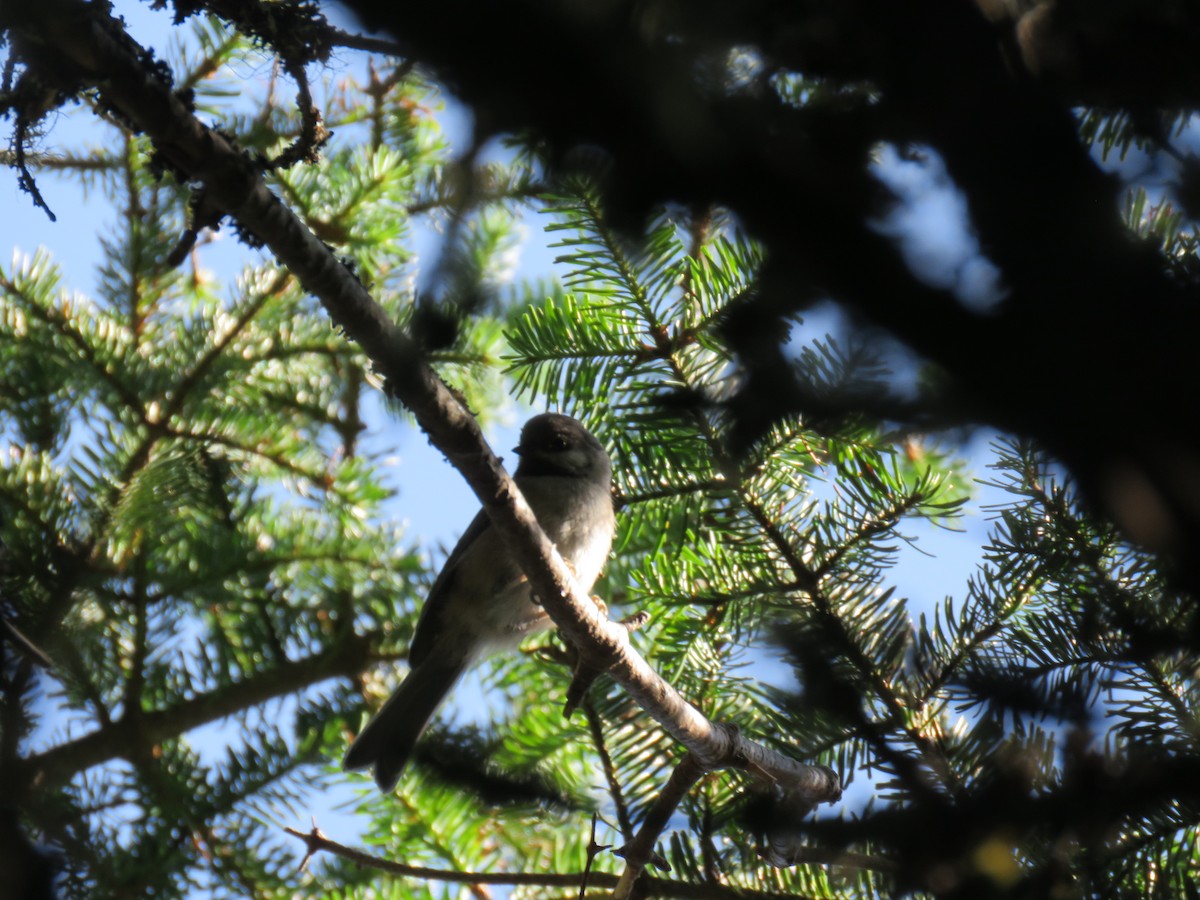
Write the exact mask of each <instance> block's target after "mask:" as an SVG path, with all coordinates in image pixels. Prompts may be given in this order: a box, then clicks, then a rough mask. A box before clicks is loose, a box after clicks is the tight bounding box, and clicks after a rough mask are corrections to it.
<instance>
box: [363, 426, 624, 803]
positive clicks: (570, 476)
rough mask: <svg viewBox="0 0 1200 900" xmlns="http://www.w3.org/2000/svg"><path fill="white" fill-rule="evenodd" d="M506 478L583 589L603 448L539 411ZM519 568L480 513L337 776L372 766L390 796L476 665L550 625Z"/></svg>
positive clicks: (605, 463)
mask: <svg viewBox="0 0 1200 900" xmlns="http://www.w3.org/2000/svg"><path fill="white" fill-rule="evenodd" d="M514 452H515V453H516V454H517V455H518V456H519V457H520V462H519V463H518V465H517V470H516V472H515V473H514V474H513V478H514V480H515V481H516V483H517V486H518V487H519V488H520V489H521V493H522V494H523V495H524V497H525V499H526V501H527V502H528V503H529V506H530V508H531V509H532V510H533V512H534V515H536V516H537V520H538V524H539V525H541V527H542V530H543V531H544V532H545V533H546V536H547V537H549V538H550V540H551V541H553V542H554V544H555V545H556V546H557V548H558V551H559V553H560V554H561V555H562V557H563V559H564V560H566V562H567V564H568V565H569V566H570V567H571V569H572V571H573V572H574V574H575V579H576V581H577V582H578V583H579V586H580V587H581V588H582V589H583V590H584V591H590V590H591V589H592V585H593V584H595V582H596V579H597V578H598V577H599V576H600V571H601V569H603V568H604V563H605V561H606V560H607V559H608V554H609V551H610V550H611V548H612V541H613V531H614V528H615V515H614V511H613V502H612V467H611V464H610V463H609V459H608V454H607V453H606V452H605V450H604V447H603V445H602V444H601V443H600V442H599V441H598V440H597V439H596V438H595V437H594V436H593V435H592V434H591V433H590V432H589V431H588V430H587V429H586V428H585V427H584V426H583V424H582V423H580V422H579V421H577V420H576V419H573V418H571V417H570V416H566V415H562V414H559V413H543V414H541V415H538V416H534V417H533V418H531V419H530V420H529V421H528V422H526V423H525V426H524V427H523V428H522V429H521V438H520V442H519V443H518V445H517V446H516V447H515V448H514ZM551 624H552V623H551V621H550V618H549V616H547V614H546V612H545V610H543V609H542V607H541V605H540V604H539V603H538V602H537V599H536V598H535V597H534V596H533V594H532V591H531V589H530V586H529V583H528V581H527V580H526V578H525V576H524V574H523V573H522V572H521V569H520V566H518V565H517V563H516V561H515V560H514V559H513V558H512V556H511V554H510V553H509V551H508V549H507V547H506V546H505V545H504V542H503V540H502V539H501V537H500V535H499V533H498V532H497V531H496V529H495V528H494V527H493V526H492V523H491V519H489V518H488V515H487V513H486V512H484V510H482V509H481V510H480V511H479V513H478V514H477V515H476V516H475V518H474V520H473V521H472V522H471V524H470V525H469V526H468V527H467V530H466V531H465V532H464V533H463V535H462V537H461V538H460V539H459V541H458V543H457V544H456V545H455V547H454V549H453V550H452V551H451V553H450V556H449V557H447V559H446V562H445V565H443V566H442V569H441V571H440V572H439V573H438V575H437V578H436V579H434V582H433V587H432V588H431V589H430V591H429V596H428V597H427V598H426V600H425V605H424V607H423V608H422V610H421V615H420V617H419V618H418V620H417V628H416V632H415V633H414V635H413V640H412V645H411V646H410V648H409V653H408V662H409V667H410V668H409V672H408V675H407V676H406V677H405V679H404V681H403V682H402V683H401V684H400V686H399V687H398V688H397V689H396V691H395V693H394V694H392V696H391V697H390V698H389V699H388V701H387V702H386V703H385V704H384V705H383V708H382V709H380V710H379V712H378V714H377V715H376V716H375V717H374V718H373V719H372V720H371V721H370V722H368V723H367V726H366V727H365V728H364V729H363V730H362V732H361V733H360V734H359V735H358V737H357V738H355V739H354V741H353V743H352V744H351V745H350V748H349V749H348V750H347V751H346V756H345V758H344V760H343V768H345V769H347V770H353V769H364V768H367V767H374V775H375V782H376V784H378V785H379V788H380V790H382V791H384V792H385V793H390V792H391V791H392V790H393V789H394V788H395V786H396V782H397V781H398V780H399V778H400V774H401V772H402V771H403V769H404V766H405V764H406V763H407V762H408V760H409V759H410V757H411V756H412V753H413V750H414V749H415V747H416V743H417V739H418V738H419V737H420V736H421V733H422V732H423V731H424V730H425V727H426V726H427V725H428V724H429V720H430V719H431V718H433V714H434V713H435V712H436V711H437V709H438V707H439V706H440V705H441V703H442V701H443V700H444V699H445V697H446V695H447V694H448V693H449V692H450V690H451V689H452V688H453V687H454V685H455V683H456V682H457V681H458V679H459V678H460V677H461V676H462V674H463V673H464V672H465V671H466V670H467V668H468V667H469V666H470V665H471V664H472V663H473V662H475V661H476V660H478V659H480V658H481V657H483V656H485V655H487V654H490V653H492V652H496V651H500V650H505V649H515V647H516V646H517V644H519V643H520V642H521V640H522V638H524V637H525V636H526V635H528V634H531V633H533V632H535V631H540V630H543V629H545V628H548V627H550V625H551Z"/></svg>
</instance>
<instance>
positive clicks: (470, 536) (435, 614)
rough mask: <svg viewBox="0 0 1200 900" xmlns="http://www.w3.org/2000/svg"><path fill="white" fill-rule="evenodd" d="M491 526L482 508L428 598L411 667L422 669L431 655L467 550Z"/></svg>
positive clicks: (411, 654) (415, 635) (415, 636)
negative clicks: (421, 665)
mask: <svg viewBox="0 0 1200 900" xmlns="http://www.w3.org/2000/svg"><path fill="white" fill-rule="evenodd" d="M491 527H492V520H491V519H489V518H488V515H487V513H485V512H484V511H483V510H482V509H481V510H479V512H478V514H477V515H476V516H475V518H474V519H472V520H471V524H470V525H468V526H467V530H466V531H464V532H463V536H462V537H460V538H459V539H458V543H457V544H455V545H454V549H453V550H451V551H450V555H449V556H448V557H447V558H446V562H445V564H444V565H443V566H442V570H441V571H440V572H438V576H437V578H435V579H434V582H433V587H432V588H430V589H429V596H428V597H426V598H425V605H424V606H423V607H422V608H421V617H420V618H419V619H417V630H416V631H415V632H414V633H413V640H412V646H411V647H409V648H408V662H409V665H411V666H419V665H420V664H421V663H422V662H423V661H424V660H425V659H426V657H428V656H429V651H430V650H432V649H433V643H434V640H435V639H436V638H437V636H438V634H440V633H441V626H440V621H439V620H440V619H441V617H442V613H443V611H444V609H445V606H446V601H447V599H448V598H449V597H450V591H451V590H452V588H453V587H454V577H455V572H456V570H457V569H458V564H459V563H460V562H462V558H463V556H464V555H466V552H467V548H468V547H470V546H471V545H472V544H473V543H475V541H477V540H478V539H479V538H480V537H482V536H483V534H484V533H485V532H486V531H487V530H488V529H489V528H491Z"/></svg>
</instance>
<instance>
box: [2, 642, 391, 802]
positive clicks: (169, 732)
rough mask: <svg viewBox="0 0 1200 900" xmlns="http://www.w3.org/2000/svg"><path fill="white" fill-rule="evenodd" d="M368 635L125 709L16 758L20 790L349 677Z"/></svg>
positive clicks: (360, 664) (359, 663)
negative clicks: (147, 706)
mask: <svg viewBox="0 0 1200 900" xmlns="http://www.w3.org/2000/svg"><path fill="white" fill-rule="evenodd" d="M371 643H372V639H371V637H370V636H362V635H355V634H350V635H346V636H345V638H344V639H343V640H342V641H341V642H340V643H338V644H335V645H334V646H332V647H329V648H327V649H326V650H324V651H322V652H320V653H317V654H314V655H313V656H309V657H306V658H304V659H298V660H294V661H286V662H282V663H280V664H278V665H276V666H274V667H272V668H271V669H268V670H266V671H263V672H258V673H256V674H254V675H251V676H250V677H248V678H246V679H244V680H242V681H239V682H237V683H236V684H230V685H224V686H222V687H219V688H216V689H214V690H212V691H208V692H206V693H203V694H199V695H197V696H195V697H192V698H190V699H188V700H184V701H181V702H180V703H178V704H176V705H174V706H171V707H168V708H166V709H160V710H153V711H150V712H143V711H142V710H140V709H139V708H137V707H134V708H132V709H125V710H124V711H123V713H122V715H121V718H119V719H117V720H115V721H113V722H111V723H110V724H108V725H103V726H101V727H100V728H98V729H96V730H95V731H92V732H90V733H88V734H86V735H84V736H83V737H80V738H76V739H75V740H72V741H67V742H66V743H64V744H59V745H58V746H56V747H52V748H51V749H49V750H45V751H43V752H41V753H38V754H35V755H33V756H30V757H28V758H26V759H24V760H22V761H21V763H20V765H19V768H20V769H21V770H22V772H23V773H24V777H22V778H20V779H19V783H21V784H23V785H25V786H26V789H39V790H41V789H45V788H47V787H49V786H51V785H58V784H61V783H63V782H65V781H67V780H68V779H70V778H71V777H72V776H74V775H75V774H76V773H78V772H82V771H83V770H84V769H88V768H91V767H92V766H97V765H100V764H101V763H104V762H107V761H109V760H112V759H129V760H135V759H137V758H138V757H139V755H140V754H142V753H145V752H147V751H148V750H149V748H151V747H152V746H154V745H155V744H159V743H162V742H163V741H167V740H170V739H172V738H176V737H178V736H179V735H181V734H183V733H184V732H186V731H189V730H191V729H193V728H197V727H199V726H201V725H204V724H206V723H208V722H215V721H216V720H218V719H222V718H224V717H225V716H229V715H233V714H234V713H236V712H238V711H239V710H243V709H247V708H249V707H251V706H256V705H258V704H260V703H265V702H266V701H268V700H271V699H273V698H275V697H283V696H286V695H288V694H293V693H296V692H297V691H300V690H302V689H304V688H306V687H309V686H310V685H314V684H317V683H318V682H321V681H325V680H327V679H329V678H336V677H349V676H352V675H356V674H357V673H359V672H361V671H362V670H363V669H364V668H365V667H366V666H368V665H369V664H370V663H371V659H370V657H369V654H368V648H369V647H370V645H371Z"/></svg>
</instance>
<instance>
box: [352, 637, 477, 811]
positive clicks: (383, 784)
mask: <svg viewBox="0 0 1200 900" xmlns="http://www.w3.org/2000/svg"><path fill="white" fill-rule="evenodd" d="M465 669H466V662H465V661H464V660H450V659H437V658H432V659H430V658H427V659H425V660H423V661H422V662H421V664H420V665H419V666H417V667H416V668H415V669H413V670H412V671H411V672H409V673H408V677H407V678H405V679H404V682H403V683H402V684H401V685H400V687H399V688H397V689H396V693H394V694H392V696H391V697H390V698H389V699H388V702H387V703H385V704H383V709H381V710H380V711H379V712H378V714H377V715H376V716H375V718H374V719H372V720H371V721H370V722H368V723H367V727H366V728H364V729H363V730H362V732H361V733H360V734H359V736H358V737H356V738H355V739H354V743H352V744H351V745H350V749H349V750H347V751H346V757H345V759H343V760H342V767H343V768H345V769H365V768H366V767H367V766H371V765H373V766H374V767H375V783H376V784H378V785H379V788H380V790H382V791H385V792H390V791H391V790H392V788H394V787H395V786H396V781H397V780H398V779H399V778H400V772H401V771H402V770H403V769H404V766H405V764H406V763H407V762H408V760H409V757H411V756H412V752H413V748H415V747H416V745H417V738H419V737H420V736H421V732H423V731H424V730H425V726H426V725H428V724H429V720H430V719H431V718H433V714H434V712H436V711H437V708H438V707H439V706H440V705H441V703H442V700H444V699H445V697H446V695H447V694H448V693H450V689H451V688H452V687H454V683H455V682H456V681H458V678H459V676H460V675H462V673H463V671H464V670H465Z"/></svg>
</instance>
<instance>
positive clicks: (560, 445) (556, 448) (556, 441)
mask: <svg viewBox="0 0 1200 900" xmlns="http://www.w3.org/2000/svg"><path fill="white" fill-rule="evenodd" d="M568 446H569V445H568V444H567V439H566V438H565V437H563V436H562V435H561V434H556V435H555V436H554V437H552V438H550V441H549V443H548V444H547V445H546V449H548V450H551V451H553V452H555V453H561V452H562V451H563V450H566V449H567V447H568Z"/></svg>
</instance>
